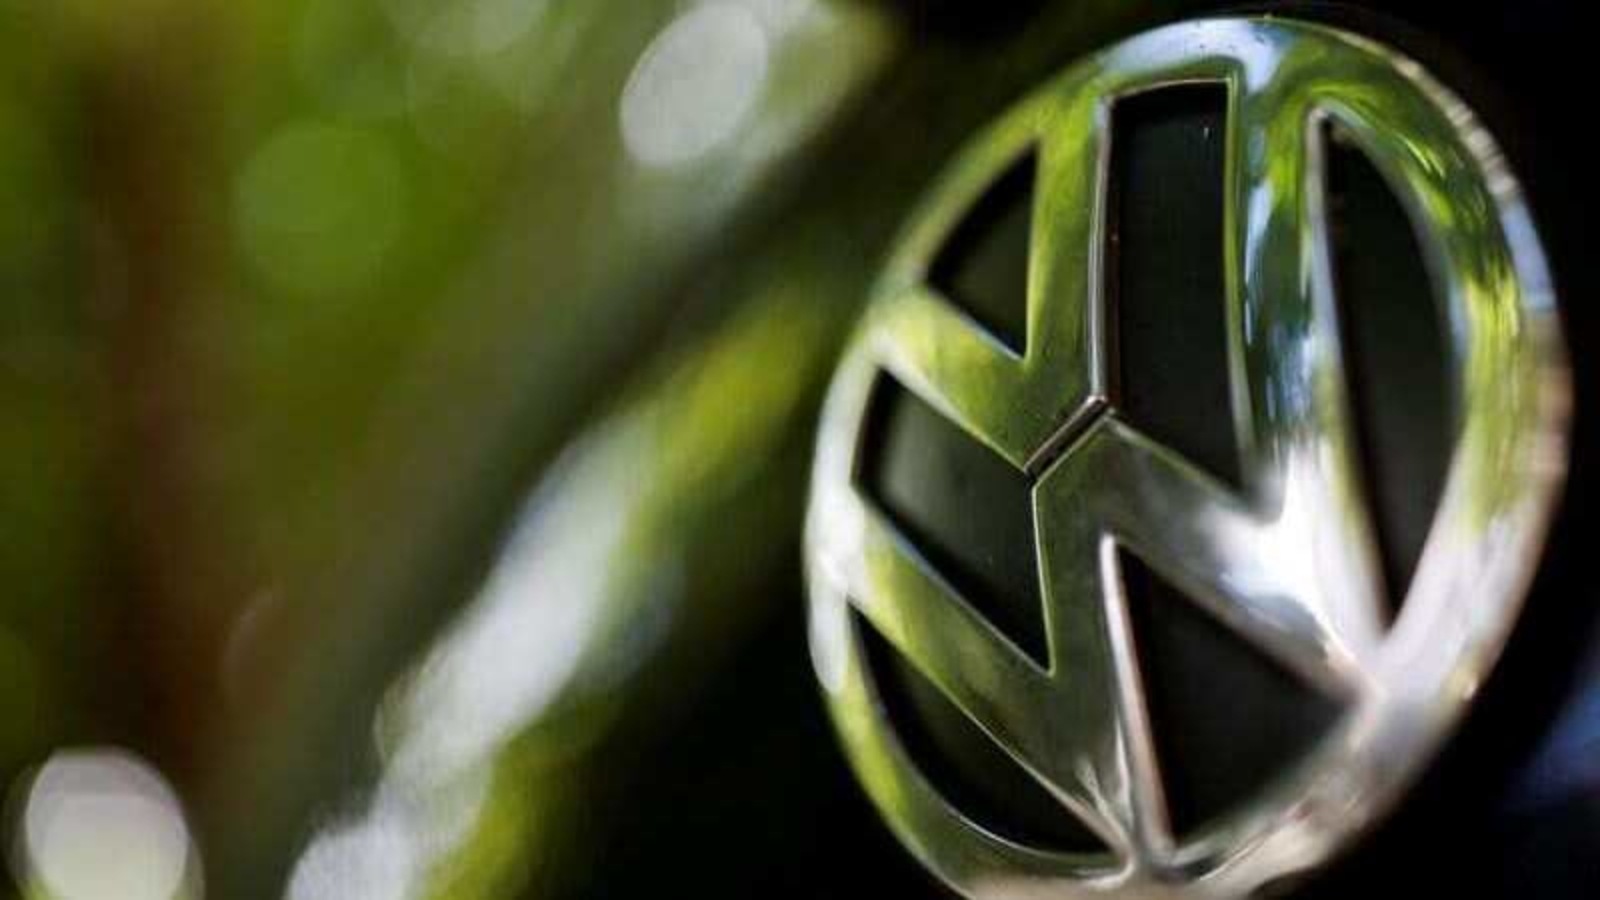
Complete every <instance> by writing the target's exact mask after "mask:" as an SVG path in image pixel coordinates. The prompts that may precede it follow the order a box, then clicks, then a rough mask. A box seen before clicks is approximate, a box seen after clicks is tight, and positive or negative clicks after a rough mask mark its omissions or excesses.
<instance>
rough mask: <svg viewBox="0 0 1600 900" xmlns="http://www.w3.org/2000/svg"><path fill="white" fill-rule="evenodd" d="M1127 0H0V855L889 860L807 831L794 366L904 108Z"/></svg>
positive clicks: (929, 167)
mask: <svg viewBox="0 0 1600 900" xmlns="http://www.w3.org/2000/svg"><path fill="white" fill-rule="evenodd" d="M1168 6H1169V4H1159V3H1158V4H1145V3H1113V2H1108V0H1086V2H1080V3H1070V4H1054V5H1051V6H1050V8H1049V9H1048V11H1046V12H1044V13H1040V14H1037V15H1035V16H1034V17H1033V18H1032V19H1030V21H1029V25H1028V28H1027V29H1026V31H1025V33H1022V34H1012V35H1010V36H1009V37H1008V38H1007V41H1006V43H1005V45H1004V47H1003V52H997V48H996V47H995V46H993V45H990V46H987V47H986V46H984V45H983V43H982V41H983V33H982V28H981V27H979V28H974V27H969V26H970V25H971V23H970V22H968V23H965V24H963V26H962V29H963V30H962V33H961V37H960V39H956V38H954V37H951V36H950V31H949V30H948V29H947V28H945V26H944V22H945V16H944V14H943V13H941V12H940V9H939V7H937V6H927V5H921V6H919V5H916V4H911V5H909V6H908V5H906V4H898V5H897V4H891V3H881V4H879V3H863V2H848V0H704V2H677V0H673V2H663V0H450V2H429V0H343V2H303V0H231V2H226V3H221V2H206V0H117V2H105V0H61V2H57V3H51V4H28V3H23V2H21V0H0V527H3V529H4V534H5V539H4V541H3V543H0V585H4V586H5V596H4V599H3V601H0V766H3V773H4V777H5V781H6V785H7V790H8V791H9V804H8V807H7V808H8V810H9V812H8V815H7V821H6V829H7V830H6V834H7V839H8V842H9V843H8V845H7V846H8V850H9V859H10V863H11V866H10V868H11V871H12V873H13V875H14V878H15V882H14V887H13V888H12V890H14V891H15V892H18V893H19V894H23V895H26V896H29V897H35V898H45V897H67V896H85V897H98V896H123V897H160V898H167V897H173V896H185V897H192V896H199V895H201V894H205V895H210V896H215V897H266V896H279V895H282V894H284V892H285V891H287V893H288V895H289V896H292V897H296V898H321V897H393V898H409V897H429V896H447V897H507V896H519V895H526V896H616V895H618V894H623V893H656V892H657V891H652V890H650V889H649V885H650V884H651V883H652V882H651V879H652V878H665V879H667V880H669V881H670V873H663V870H662V866H663V865H667V866H669V868H670V865H671V863H670V862H668V863H664V862H663V861H664V860H668V861H670V860H676V861H677V864H678V865H680V866H682V867H683V868H682V871H681V872H679V873H678V874H680V875H687V876H692V877H695V878H698V879H700V880H701V881H703V882H704V883H703V885H702V888H703V889H702V890H699V891H693V890H689V889H687V888H684V889H682V892H684V893H697V895H700V896H705V895H711V894H718V893H719V891H720V893H721V894H722V895H727V896H739V895H748V894H749V893H750V892H752V891H755V890H757V889H758V888H760V889H761V890H762V892H763V893H767V894H769V895H770V894H772V893H778V892H779V891H778V890H776V888H774V887H773V885H771V884H767V883H766V882H767V881H768V880H773V879H780V878H784V877H787V876H785V875H784V870H783V869H782V867H783V866H789V867H791V868H795V869H798V867H802V866H811V865H813V864H814V863H815V864H817V865H824V866H826V865H836V866H844V865H848V864H850V861H851V860H852V859H853V860H856V861H871V862H873V864H874V865H876V866H879V867H883V868H884V869H886V870H893V871H895V872H897V873H898V872H899V869H898V868H897V867H901V866H907V865H908V864H907V863H905V862H904V861H903V860H902V859H901V858H900V856H899V855H898V854H897V853H895V852H893V851H892V850H890V849H888V848H889V847H890V845H889V843H888V842H887V838H886V837H885V836H884V835H883V834H881V833H880V832H879V831H878V830H877V829H876V828H865V829H863V830H861V831H860V833H859V834H857V833H856V832H854V831H851V832H848V834H845V833H838V834H835V835H833V837H834V838H835V839H836V840H837V839H842V838H844V837H849V838H850V840H851V841H853V842H854V843H853V844H852V845H851V846H852V849H851V850H850V851H848V852H846V853H844V854H842V855H841V854H838V853H823V852H822V851H821V850H818V849H817V845H818V844H819V838H818V836H817V833H818V832H819V831H820V830H822V829H825V828H827V827H829V826H830V823H836V822H837V821H840V820H841V818H850V816H853V819H851V821H852V822H853V823H854V824H852V825H850V828H862V825H861V823H864V822H865V823H868V824H869V825H870V816H869V815H868V814H866V813H864V812H862V810H863V809H864V805H862V806H860V807H858V806H856V805H855V804H860V803H861V801H860V799H859V798H858V797H856V796H855V795H854V793H852V792H850V790H849V788H848V785H846V781H847V779H846V778H845V777H844V775H843V774H842V773H843V768H842V762H840V761H839V760H837V759H835V758H834V756H833V754H832V748H831V746H830V745H829V742H828V735H827V729H826V726H825V724H824V720H823V717H822V715H821V712H820V704H819V702H818V701H816V700H815V698H813V697H812V696H811V691H810V685H809V683H808V678H809V676H808V674H807V667H808V662H807V660H806V658H805V650H804V645H803V638H801V637H800V636H799V635H800V631H801V625H800V605H799V599H798V597H799V578H798V575H797V574H796V573H797V565H796V560H795V557H796V556H797V552H798V551H797V549H796V548H797V534H798V530H799V524H800V514H801V508H802V496H803V489H804V483H805V471H806V465H807V460H808V457H809V452H810V429H811V423H812V416H813V414H814V406H815V404H816V402H817V399H818V396H819V394H820V390H821V386H822V384H823V382H824V379H825V378H826V375H827V372H828V369H829V367H830V365H831V362H832V359H833V355H834V353H835V352H836V350H837V348H838V347H839V345H840V343H841V340H842V338H843V335H844V334H845V332H846V330H847V329H848V328H849V327H850V324H851V320H852V318H853V316H854V311H855V309H856V307H857V305H858V304H859V303H860V301H861V300H862V299H863V297H864V296H865V294H866V291H867V288H868V285H869V282H870V280H871V278H872V275H873V272H874V269H875V267H876V265H877V264H878V262H879V260H880V259H881V257H882V254H883V251H884V249H885V247H886V246H887V245H888V242H889V240H890V239H891V238H892V236H893V234H894V232H895V229H896V227H897V226H898V224H899V222H900V220H901V218H902V217H903V215H904V213H905V211H906V209H907V208H908V205H909V203H910V202H911V200H912V199H913V198H914V197H915V196H916V195H917V193H918V192H919V191H920V190H921V189H922V187H923V186H924V185H925V184H926V182H927V180H928V179H929V178H930V177H931V175H932V173H933V172H934V171H936V169H937V167H938V165H939V163H940V161H941V160H943V159H944V158H945V157H946V155H947V154H948V152H949V151H950V150H951V148H953V147H954V146H955V145H956V144H957V143H959V142H960V141H961V140H962V139H964V138H965V137H966V136H967V135H968V134H969V133H970V131H971V130H972V129H973V128H974V127H975V126H976V125H978V124H979V123H981V122H982V121H984V120H986V119H987V118H989V116H990V115H991V114H992V113H993V112H994V111H995V110H997V109H1000V108H1003V106H1004V104H1005V103H1006V102H1007V101H1008V100H1010V99H1011V98H1013V97H1014V96H1016V95H1017V94H1018V93H1020V92H1021V91H1022V90H1023V89H1025V88H1026V87H1027V86H1028V85H1030V84H1031V83H1033V82H1034V81H1035V80H1036V79H1037V78H1038V77H1040V76H1042V75H1043V74H1044V73H1046V72H1048V71H1050V70H1052V69H1053V68H1055V67H1057V66H1058V65H1060V64H1061V63H1063V62H1065V61H1066V60H1068V59H1071V58H1072V57H1073V56H1074V55H1076V54H1078V53H1081V52H1082V51H1084V50H1086V49H1088V48H1090V47H1092V46H1095V45H1096V44H1099V43H1101V42H1103V41H1104V40H1105V39H1107V37H1109V36H1111V35H1113V34H1115V33H1117V32H1118V30H1119V29H1121V30H1125V29H1127V28H1129V27H1131V26H1133V25H1136V24H1139V23H1141V22H1145V21H1151V20H1154V19H1156V18H1159V17H1164V16H1170V15H1171V14H1172V10H1171V9H1169V8H1168ZM1011 14H1012V13H1011V12H1002V11H994V12H990V13H985V14H984V15H983V16H981V17H979V18H980V19H981V21H982V22H983V23H990V22H994V21H1003V20H1005V19H1006V18H1007V17H1008V16H1010V15H1011ZM978 75H981V77H976V76H978ZM763 635H766V636H767V637H765V638H762V636H763ZM773 635H777V637H773ZM763 641H765V642H764V643H763ZM751 646H754V647H758V648H763V649H760V650H759V652H752V651H749V650H745V649H741V648H748V647H751ZM772 647H777V648H779V654H780V655H779V656H774V655H773V654H772V652H771V648H772ZM768 667H770V668H771V671H769V669H768ZM775 673H776V674H775ZM741 681H746V682H747V683H748V684H749V685H751V687H750V688H749V690H748V691H746V692H745V693H740V689H739V684H740V683H741ZM772 685H777V686H779V687H780V688H781V689H783V690H788V691H791V692H793V696H789V697H786V698H781V699H780V700H772V699H771V698H768V697H764V696H762V695H761V694H760V693H759V691H764V690H768V689H769V688H770V687H771V686H772ZM795 709H800V710H804V715H803V716H802V717H801V718H799V719H796V718H792V717H791V711H792V710H795ZM724 758H725V759H727V760H731V761H732V762H731V763H730V764H729V765H726V766H723V765H721V764H720V763H719V764H717V765H712V766H710V767H709V768H707V763H706V760H712V761H716V760H719V759H724ZM686 760H688V761H686ZM818 772H820V773H822V774H821V775H818V774H817V773H818ZM697 779H698V780H697ZM785 779H788V780H789V781H790V783H789V784H788V785H787V786H784V785H783V784H782V783H783V782H784V781H785ZM808 779H823V780H824V781H825V783H826V784H827V788H826V791H821V789H820V788H818V792H813V791H812V788H814V787H817V785H818V784H822V783H823V781H813V780H808ZM675 784H685V785H689V787H684V788H681V789H677V788H674V787H673V785H675ZM775 784H777V786H776V787H774V785H775ZM695 785H711V786H714V787H713V788H708V789H707V790H703V791H702V790H698V789H697V788H695V787H694V786H695ZM763 792H766V793H763ZM828 792H831V793H828ZM85 798H87V799H85ZM719 798H720V799H719ZM729 798H742V799H737V800H730V799H729ZM719 803H722V804H724V805H722V806H719V805H717V804H719ZM75 804H76V805H75ZM96 804H98V805H96ZM697 804H704V805H703V806H697ZM836 804H844V805H845V806H847V807H848V810H847V811H848V813H849V814H850V815H849V816H846V815H845V813H844V812H841V811H840V808H839V807H837V806H836ZM86 810H87V811H88V812H86ZM841 827H842V826H841ZM741 841H742V842H743V843H741ZM756 845H759V848H758V849H759V852H748V853H747V852H744V851H741V850H740V849H739V848H741V847H745V848H746V849H748V848H749V847H751V846H756ZM730 847H731V848H732V849H729V848H730ZM806 848H811V849H809V850H808V849H806ZM762 859H764V860H766V862H764V863H759V864H758V862H757V860H762ZM778 859H787V860H788V861H787V862H783V863H774V862H773V860H778ZM774 866H777V867H778V868H776V869H775V868H774ZM719 873H720V874H719ZM789 874H791V875H792V874H794V872H790V873H789ZM809 876H810V877H811V878H812V879H813V882H819V883H824V884H825V883H826V882H827V878H826V876H819V875H818V873H817V872H816V871H814V870H813V871H810V872H809ZM96 879H99V880H98V881H97V880H96ZM789 883H791V884H792V883H793V882H792V881H791V882H789ZM108 885H109V886H108ZM608 885H610V886H612V887H614V888H616V886H618V885H628V886H630V887H629V889H628V890H623V889H621V888H617V889H615V890H607V886H608ZM763 885H765V887H762V886H763ZM767 888H772V890H767ZM678 890H679V889H678V888H673V889H672V890H668V891H666V892H668V893H676V892H678ZM96 891H101V892H102V893H96ZM807 892H809V893H812V894H816V895H821V896H826V895H831V894H832V892H831V891H828V890H826V889H820V893H819V889H817V888H815V887H814V886H813V887H812V888H809V889H807Z"/></svg>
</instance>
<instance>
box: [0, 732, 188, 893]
mask: <svg viewBox="0 0 1600 900" xmlns="http://www.w3.org/2000/svg"><path fill="white" fill-rule="evenodd" d="M13 856H14V863H13V865H15V866H17V867H18V868H20V870H21V871H20V872H19V875H21V877H22V881H23V882H24V883H25V884H26V885H28V887H29V889H30V890H32V891H34V892H36V893H37V894H38V895H42V896H45V897H51V898H58V900H179V898H182V900H188V898H194V897H198V896H199V895H200V893H201V891H200V874H199V871H200V868H199V858H198V854H197V852H196V851H195V848H194V843H193V841H192V839H191V838H190V835H189V829H188V826H187V825H186V823H185V822H184V816H183V810H182V807H181V806H180V804H179V802H178V797H177V795H176V794H175V793H174V792H173V790H172V788H171V787H170V786H169V785H168V784H167V782H166V780H165V779H163V778H162V777H161V775H160V773H158V772H156V770H155V769H153V768H151V767H150V766H149V765H148V764H146V763H145V762H143V761H142V760H140V759H138V758H137V757H135V756H133V755H131V754H129V753H127V752H126V751H123V750H117V749H95V750H79V751H71V752H61V753H57V754H56V755H55V756H53V757H51V759H50V760H49V761H48V762H46V763H45V764H44V766H43V767H42V768H40V769H39V772H38V774H37V775H35V776H34V778H33V781H32V784H31V785H30V786H29V788H28V792H27V799H26V801H25V806H24V807H23V810H22V817H21V823H20V833H19V834H18V835H17V837H16V845H15V846H14V847H13Z"/></svg>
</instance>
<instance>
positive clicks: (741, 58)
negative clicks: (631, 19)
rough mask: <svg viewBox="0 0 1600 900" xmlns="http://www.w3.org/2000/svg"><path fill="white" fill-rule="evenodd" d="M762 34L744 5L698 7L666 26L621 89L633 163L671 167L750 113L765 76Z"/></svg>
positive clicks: (712, 144)
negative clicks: (625, 85) (624, 86)
mask: <svg viewBox="0 0 1600 900" xmlns="http://www.w3.org/2000/svg"><path fill="white" fill-rule="evenodd" d="M767 57H768V46H767V34H766V31H765V30H764V29H763V28H762V27H761V23H760V21H759V20H758V19H757V18H756V17H755V16H754V15H753V14H752V13H751V12H750V11H749V10H748V9H746V8H744V7H742V6H735V5H733V4H731V3H722V2H716V3H708V4H704V5H701V6H697V7H695V8H694V9H692V10H690V11H689V12H687V13H684V14H683V15H682V16H679V17H678V18H677V19H675V20H674V21H673V22H672V23H671V24H669V25H668V26H667V27H666V28H665V29H664V30H663V31H662V32H661V33H660V34H659V35H657V36H656V38H655V40H654V41H652V42H651V44H650V46H649V47H648V48H647V49H646V50H645V52H644V55H643V56H642V57H640V59H639V63H638V65H637V66H636V67H635V68H634V70H633V74H632V75H631V76H630V77H629V78H628V84H627V87H626V88H625V89H624V90H623V94H622V105H621V109H620V118H621V127H622V138H623V143H624V145H625V146H626V147H627V150H628V153H629V155H630V156H632V157H633V159H634V160H635V161H636V162H639V163H641V164H643V165H645V166H650V167H669V166H678V165H682V164H685V163H690V162H694V161H697V160H699V159H701V158H702V157H705V156H706V155H707V154H709V153H711V152H712V151H713V150H716V149H718V148H719V147H721V146H722V145H723V144H725V143H726V142H728V141H729V140H730V139H732V138H733V137H734V136H735V135H736V134H737V133H738V131H739V128H740V126H741V125H743V124H744V123H745V121H746V120H747V119H748V118H749V117H750V114H751V112H753V111H754V109H755V107H756V103H757V101H758V100H760V98H761V94H762V91H763V89H764V87H765V85H766V80H767V62H768V59H767Z"/></svg>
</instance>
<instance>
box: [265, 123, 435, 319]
mask: <svg viewBox="0 0 1600 900" xmlns="http://www.w3.org/2000/svg"><path fill="white" fill-rule="evenodd" d="M405 188H406V184H405V179H404V178H403V177H402V172H401V169H400V164H399V161H398V159H397V158H396V155H395V152H394V150H393V149H392V147H391V146H390V144H389V142H388V140H387V139H386V138H385V137H383V136H382V135H381V134H380V133H378V132H375V131H370V130H363V129H359V128H353V127H348V126H342V125H331V124H321V123H315V124H298V125H292V126H289V127H287V128H285V129H283V130H281V131H279V132H278V133H277V134H276V135H275V136H274V137H272V138H271V139H270V140H268V141H267V142H266V143H265V144H264V145H263V146H262V147H261V149H260V150H258V151H257V152H256V154H255V156H254V157H252V158H251V159H250V161H249V163H248V164H247V165H246V166H245V168H244V171H243V173H242V175H241V176H240V178H239V182H238V189H237V195H236V198H235V203H236V214H235V221H236V223H237V228H238V230H239V238H240V242H241V243H242V244H243V246H244V248H245V251H246V253H248V254H249V256H250V258H251V261H252V262H253V263H254V264H255V265H256V267H257V268H258V269H259V270H260V272H261V273H262V274H263V275H264V276H265V277H266V278H268V279H269V280H270V281H272V282H273V283H274V284H276V285H277V286H278V287H281V288H284V289H287V290H290V291H292V292H294V293H297V294H311V295H316V294H331V293H339V292H343V291H347V290H350V289H352V288H355V287H358V286H359V285H361V284H362V283H363V282H364V281H367V280H369V279H371V278H372V277H373V276H374V275H375V274H376V273H377V271H378V269H379V267H380V265H381V264H382V262H383V261H384V259H385V257H386V255H387V254H388V252H389V251H390V250H391V249H392V247H393V245H394V243H395V241H396V239H397V238H398V237H399V234H400V231H401V226H402V224H403V216H404V214H405V205H406V204H405Z"/></svg>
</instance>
